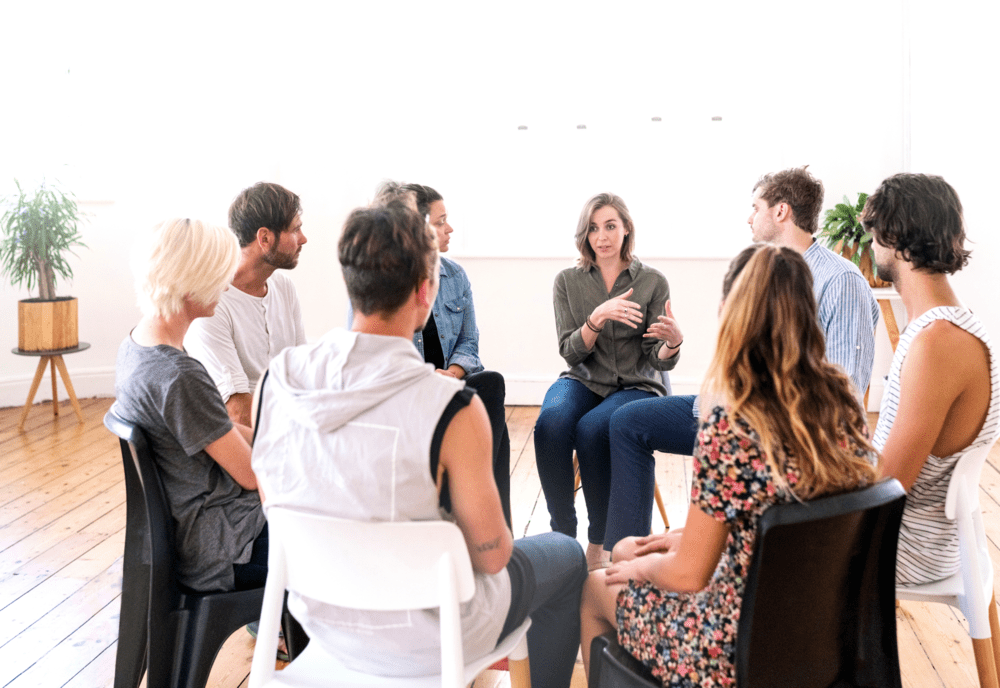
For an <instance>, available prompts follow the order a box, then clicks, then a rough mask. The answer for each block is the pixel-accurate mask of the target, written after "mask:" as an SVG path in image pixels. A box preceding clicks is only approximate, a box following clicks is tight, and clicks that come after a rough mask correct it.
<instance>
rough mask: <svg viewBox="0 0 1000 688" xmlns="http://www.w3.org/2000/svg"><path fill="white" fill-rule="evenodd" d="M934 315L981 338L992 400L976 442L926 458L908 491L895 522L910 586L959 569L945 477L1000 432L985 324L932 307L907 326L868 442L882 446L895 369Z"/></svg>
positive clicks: (899, 575)
mask: <svg viewBox="0 0 1000 688" xmlns="http://www.w3.org/2000/svg"><path fill="white" fill-rule="evenodd" d="M935 320H947V321H948V322H950V323H952V324H954V325H957V326H958V327H961V328H962V329H963V330H965V331H966V332H968V333H969V334H971V335H973V336H974V337H976V338H977V339H979V340H980V341H981V342H983V344H984V345H985V346H986V348H987V350H988V351H989V357H990V390H991V391H990V405H989V410H988V411H987V414H986V421H985V422H984V423H983V427H982V429H981V430H980V431H979V434H978V435H977V436H976V439H975V441H973V443H972V444H970V445H969V446H968V447H966V448H965V449H963V450H961V451H959V452H955V453H954V454H952V455H951V456H943V457H938V456H934V455H933V454H931V455H929V456H928V457H927V461H926V463H924V466H923V468H922V469H921V470H920V474H919V475H918V476H917V480H916V482H914V483H913V486H912V487H911V488H910V491H909V493H908V494H907V496H906V508H905V509H904V510H903V521H902V523H901V524H900V526H899V547H898V550H897V553H896V583H897V584H899V585H914V584H917V583H928V582H930V581H936V580H941V579H942V578H947V577H948V576H950V575H952V574H953V573H955V572H956V571H958V568H959V552H958V526H957V524H956V522H955V521H951V520H949V519H948V518H947V517H946V516H945V513H944V503H945V499H946V497H947V496H948V481H949V480H950V479H951V473H952V471H953V470H954V469H955V464H956V463H958V460H959V459H960V458H962V457H963V456H965V454H966V453H968V452H969V450H970V449H974V448H976V447H981V446H982V445H984V444H986V443H988V442H992V441H993V439H994V438H995V437H996V435H997V432H998V431H1000V372H998V368H1000V367H998V364H997V360H996V356H994V355H993V346H992V344H991V343H990V338H989V335H987V334H986V328H985V327H983V324H982V323H981V322H980V321H979V318H977V317H976V316H974V315H973V314H972V313H970V312H969V311H967V310H965V309H963V308H957V307H953V306H941V307H938V308H932V309H930V310H929V311H927V312H926V313H924V314H923V315H921V316H920V317H919V318H917V319H916V320H914V321H913V322H911V323H910V324H909V325H907V326H906V329H905V330H904V331H903V334H902V335H901V336H900V338H899V345H898V346H897V347H896V353H895V355H894V356H893V358H892V366H891V367H890V368H889V382H888V385H887V386H886V388H885V391H884V392H883V395H882V405H881V408H880V409H879V417H878V425H877V426H876V428H875V436H874V437H873V438H872V443H873V444H874V445H875V447H876V448H878V449H882V447H884V446H885V442H886V439H887V438H888V437H889V430H890V429H891V428H892V424H893V422H894V421H895V419H896V411H897V409H898V405H899V374H900V370H901V369H902V367H903V359H905V358H906V352H907V350H908V349H909V348H910V344H911V342H913V339H914V338H915V337H916V336H917V335H918V334H919V333H920V332H921V331H923V329H924V328H925V327H927V326H928V325H930V324H931V323H932V322H934V321H935Z"/></svg>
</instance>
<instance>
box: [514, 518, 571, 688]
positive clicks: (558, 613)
mask: <svg viewBox="0 0 1000 688" xmlns="http://www.w3.org/2000/svg"><path fill="white" fill-rule="evenodd" d="M507 571H508V572H509V573H510V610H509V611H508V612H507V619H506V620H505V621H504V625H503V631H501V633H500V638H501V639H503V638H504V637H505V636H506V635H507V634H508V633H510V631H512V630H513V629H515V628H517V627H518V626H520V625H521V623H523V622H524V620H525V619H526V618H527V617H529V616H530V617H531V628H529V629H528V660H529V661H528V665H529V666H530V667H531V685H533V686H539V687H541V686H552V687H553V688H569V683H570V679H571V678H572V676H573V665H574V664H575V663H576V652H577V650H578V649H579V648H580V592H581V591H582V589H583V582H584V581H585V580H587V560H586V558H585V557H584V556H583V550H582V549H581V548H580V543H578V542H577V541H576V540H573V539H571V538H568V537H566V536H565V535H562V534H561V533H543V534H542V535H534V536H532V537H526V538H521V539H520V540H515V541H514V551H513V553H512V554H511V558H510V562H509V563H508V564H507Z"/></svg>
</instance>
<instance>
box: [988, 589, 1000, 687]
mask: <svg viewBox="0 0 1000 688" xmlns="http://www.w3.org/2000/svg"><path fill="white" fill-rule="evenodd" d="M990 642H991V643H992V644H993V664H994V665H996V668H997V672H998V678H997V680H998V682H1000V620H998V618H997V596H996V593H994V594H993V597H991V598H990Z"/></svg>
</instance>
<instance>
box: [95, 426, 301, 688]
mask: <svg viewBox="0 0 1000 688" xmlns="http://www.w3.org/2000/svg"><path fill="white" fill-rule="evenodd" d="M104 425H105V426H106V427H107V428H108V429H109V430H110V431H111V432H113V433H114V434H115V435H117V436H118V438H119V440H120V442H121V450H122V463H123V464H124V468H125V497H126V523H125V555H124V561H123V567H122V568H123V570H122V597H121V614H120V617H119V622H118V651H117V656H116V658H115V688H136V686H138V685H139V682H140V680H141V679H142V674H143V671H147V679H146V686H147V688H204V686H205V684H206V683H207V682H208V675H209V673H210V671H211V669H212V663H213V662H214V661H215V657H216V655H218V653H219V649H220V648H221V647H222V644H223V643H224V642H225V641H226V639H227V638H228V637H229V636H230V635H232V633H233V632H234V631H236V630H237V629H239V628H241V627H243V626H245V625H246V624H248V623H250V622H251V621H256V620H257V619H258V618H260V609H261V604H262V602H263V599H264V588H263V587H260V588H255V589H253V590H242V591H237V592H207V593H202V592H194V591H192V590H188V589H186V588H183V587H182V586H180V585H179V584H178V583H177V580H176V578H175V576H174V527H173V519H172V517H171V515H170V507H169V505H168V503H167V499H166V495H165V494H164V491H163V485H162V483H161V481H160V475H159V472H158V469H157V467H156V463H155V461H154V460H153V453H152V450H151V449H150V447H149V442H148V441H147V439H146V433H145V432H143V431H142V429H141V428H138V427H136V426H134V425H132V424H131V423H129V422H127V421H125V420H122V419H121V418H119V417H118V416H116V415H114V414H113V413H111V412H108V413H107V414H106V415H105V416H104ZM282 626H283V627H284V628H285V636H286V644H287V645H288V646H289V647H288V650H289V655H290V656H294V655H293V654H292V650H293V646H295V647H294V649H295V650H296V652H300V651H301V650H302V648H304V644H303V640H304V635H303V634H302V631H301V627H300V626H298V624H297V623H295V622H294V620H293V619H292V617H291V616H290V615H289V614H287V613H286V614H285V618H284V622H283V624H282ZM294 641H298V642H297V643H296V642H294ZM306 642H307V641H306Z"/></svg>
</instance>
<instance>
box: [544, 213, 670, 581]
mask: <svg viewBox="0 0 1000 688" xmlns="http://www.w3.org/2000/svg"><path fill="white" fill-rule="evenodd" d="M576 245H577V249H578V250H579V251H580V259H579V261H578V264H577V266H576V267H572V268H567V269H566V270H563V271H562V272H560V273H559V274H558V275H557V276H556V281H555V286H554V289H553V301H554V305H555V316H556V331H557V333H558V335H559V353H560V355H561V356H562V357H563V358H564V359H565V360H566V363H567V364H568V365H569V369H568V370H566V371H565V372H563V373H562V375H560V377H559V379H558V380H556V382H555V383H554V384H553V385H552V386H551V387H549V390H548V392H546V394H545V401H544V403H543V404H542V410H541V412H540V413H539V416H538V421H537V423H536V424H535V460H536V462H537V465H538V477H539V478H540V479H541V483H542V490H543V491H544V493H545V501H546V503H547V505H548V508H549V516H550V517H551V524H552V529H553V530H555V531H557V532H561V533H565V534H567V535H569V536H570V537H576V509H575V507H574V506H573V479H574V476H573V450H574V448H575V449H576V452H577V457H578V459H579V462H580V478H581V482H582V485H583V493H584V498H585V500H586V503H587V514H588V516H589V519H590V525H589V528H588V531H587V537H588V540H589V542H590V543H591V544H590V546H589V547H588V550H587V558H588V562H589V563H590V565H591V566H592V567H594V566H597V565H600V563H601V562H602V561H606V560H607V559H608V556H607V553H605V552H604V551H603V542H604V527H605V521H606V517H607V508H608V497H609V491H610V482H611V452H610V446H609V439H608V435H609V433H608V427H609V422H610V419H611V414H613V413H614V412H615V410H617V409H618V408H619V407H620V406H621V405H623V404H626V403H628V402H630V401H635V400H637V399H644V398H649V397H653V396H662V395H663V394H664V387H663V384H662V382H661V376H660V371H663V370H670V369H672V368H673V367H674V366H675V365H676V364H677V360H678V359H679V357H680V356H679V354H680V345H681V342H682V340H683V335H682V334H681V331H680V328H679V327H678V326H677V322H676V321H675V320H674V318H673V317H672V315H671V314H670V310H669V298H670V289H669V287H668V285H667V280H666V278H665V277H664V276H663V275H662V274H661V273H660V272H659V271H657V270H654V269H653V268H651V267H649V266H646V265H643V264H642V262H641V261H639V259H637V258H634V257H633V256H632V248H633V246H634V245H635V227H634V225H633V223H632V218H631V216H630V215H629V212H628V208H627V207H626V206H625V202H624V201H622V199H621V198H619V197H618V196H615V195H614V194H607V193H605V194H598V195H597V196H594V197H593V198H591V199H590V200H589V201H588V202H587V204H586V205H585V206H584V208H583V212H582V213H581V214H580V221H579V223H578V225H577V230H576Z"/></svg>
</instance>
